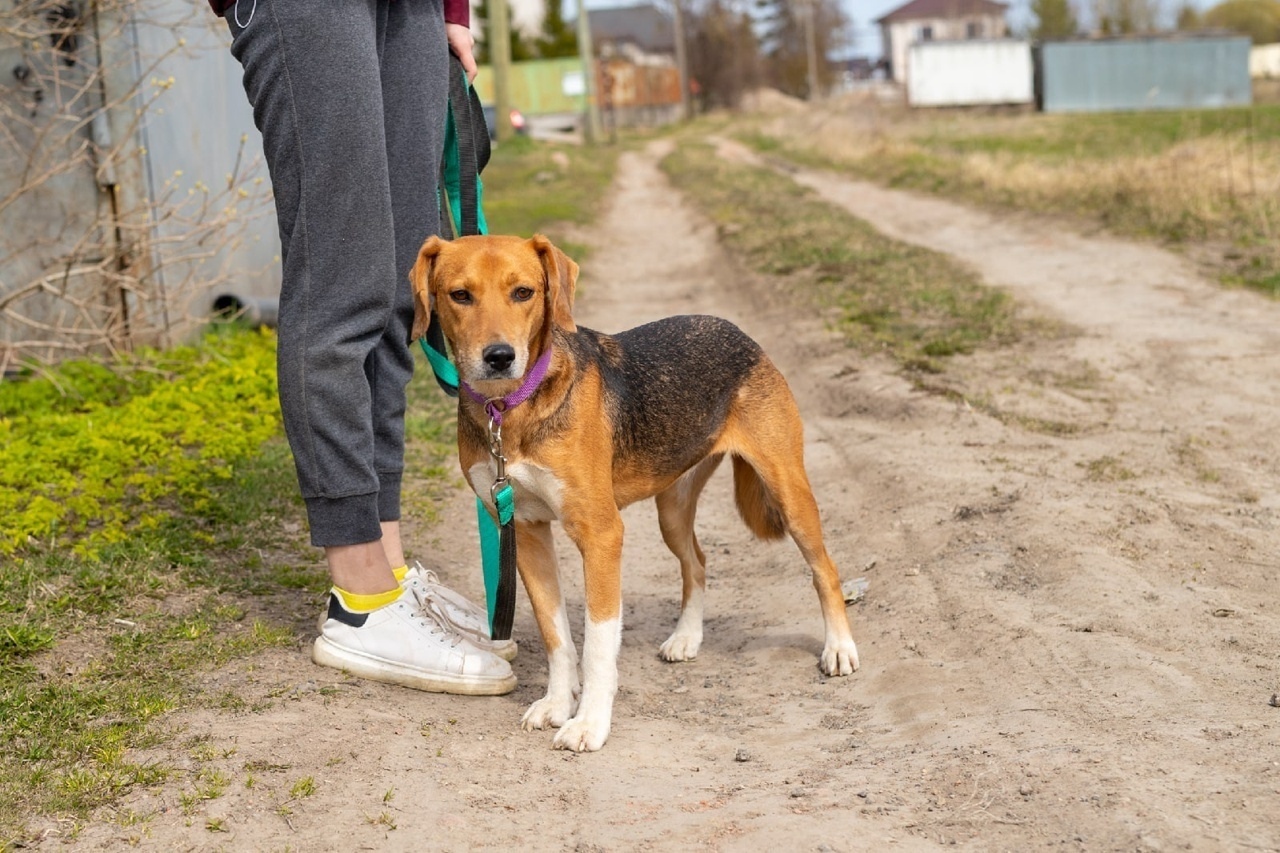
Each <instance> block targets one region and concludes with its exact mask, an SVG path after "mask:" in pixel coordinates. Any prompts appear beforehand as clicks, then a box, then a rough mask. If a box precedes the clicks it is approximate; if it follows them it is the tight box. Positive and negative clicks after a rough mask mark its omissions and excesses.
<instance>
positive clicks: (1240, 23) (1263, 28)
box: [1204, 0, 1280, 44]
mask: <svg viewBox="0 0 1280 853" xmlns="http://www.w3.org/2000/svg"><path fill="white" fill-rule="evenodd" d="M1204 24H1205V26H1207V27H1221V28H1222V29H1224V30H1231V31H1232V32H1236V33H1240V34H1241V35H1246V36H1248V37H1249V38H1251V39H1253V43H1254V44H1272V43H1274V42H1277V41H1280V0H1225V2H1223V3H1219V4H1218V5H1217V6H1214V7H1213V8H1211V9H1209V10H1208V11H1206V12H1205V13H1204Z"/></svg>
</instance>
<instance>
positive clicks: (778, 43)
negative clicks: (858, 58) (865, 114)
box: [755, 0, 850, 97]
mask: <svg viewBox="0 0 1280 853" xmlns="http://www.w3.org/2000/svg"><path fill="white" fill-rule="evenodd" d="M807 14H812V15H813V16H814V26H813V29H814V35H815V37H816V42H817V45H816V48H817V54H818V85H819V87H820V88H826V87H828V86H830V85H831V82H832V80H834V79H835V74H836V72H835V70H834V69H833V68H832V66H831V63H830V62H828V60H827V57H828V56H830V55H831V54H833V53H835V52H837V51H838V50H841V49H843V48H844V47H846V46H847V45H848V42H849V29H850V27H849V19H848V17H847V16H846V15H845V13H844V11H843V10H842V9H841V7H840V3H839V0H804V2H795V0H757V6H756V14H755V20H756V26H757V32H758V33H759V37H760V43H761V53H762V55H763V65H764V79H765V82H767V83H769V84H770V85H772V86H774V87H776V88H777V89H779V90H780V91H782V92H786V93H787V94H789V95H795V96H797V97H805V96H807V95H809V94H810V92H809V91H808V90H809V83H808V77H809V73H808V72H809V54H808V48H807V42H806V36H805V20H804V16H805V15H807Z"/></svg>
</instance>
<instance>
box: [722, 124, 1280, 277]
mask: <svg viewBox="0 0 1280 853" xmlns="http://www.w3.org/2000/svg"><path fill="white" fill-rule="evenodd" d="M746 127H747V129H746V130H744V133H745V134H746V136H747V137H748V138H749V139H750V140H751V141H752V142H753V143H754V144H756V145H757V146H758V147H763V148H770V149H772V150H774V151H775V152H777V153H780V154H783V155H784V156H788V157H794V158H796V159H801V160H804V161H807V162H810V163H814V164H818V165H823V166H827V167H831V168H836V169H839V170H842V171H847V172H851V173H854V174H857V175H860V176H863V177H866V178H869V179H872V180H877V181H880V182H884V183H888V184H890V185H894V186H901V187H904V188H910V189H917V190H924V191H929V192H939V193H943V194H946V195H950V196H954V197H958V198H962V199H965V200H968V201H973V202H978V203H981V204H984V205H989V206H994V207H1000V208H1005V209H1020V210H1029V211H1035V212H1040V213H1048V214H1054V215H1068V216H1073V217H1084V218H1086V219H1088V220H1091V221H1094V222H1097V223H1099V224H1101V225H1103V226H1105V227H1106V228H1108V229H1110V230H1113V231H1115V232H1116V233H1120V234H1126V235H1136V236H1145V237H1154V238H1157V239H1160V240H1164V241H1168V242H1170V243H1172V244H1177V245H1181V246H1184V247H1186V248H1188V249H1192V250H1194V254H1195V256H1196V257H1197V258H1199V259H1207V261H1208V263H1209V264H1210V265H1211V266H1212V267H1213V270H1214V272H1216V273H1217V274H1219V275H1220V276H1221V277H1222V278H1223V280H1224V281H1227V282H1231V283H1243V284H1247V285H1249V286H1253V287H1256V288H1258V289H1261V290H1263V291H1266V292H1269V293H1272V294H1280V246H1278V245H1277V244H1276V241H1275V236H1276V227H1277V222H1280V192H1278V191H1280V109H1278V108H1277V107H1275V106H1256V107H1253V108H1249V109H1237V110H1216V111H1196V112H1185V113H1144V114H1139V113H1128V114H1109V115H1089V116H1064V115H1042V114H1036V113H1030V112H1027V111H1016V112H1014V111H1007V112H1001V111H982V112H968V111H937V110H933V111H909V110H907V109H905V108H903V107H899V106H886V105H878V104H869V103H866V102H860V103H854V102H843V103H841V102H837V103H832V104H827V105H823V106H822V107H819V108H815V109H810V110H806V111H805V112H803V113H801V114H796V113H794V112H792V111H789V112H788V113H787V114H786V115H785V116H782V117H780V116H775V117H773V118H768V117H764V118H760V117H757V118H755V119H753V120H751V121H748V122H747V123H746Z"/></svg>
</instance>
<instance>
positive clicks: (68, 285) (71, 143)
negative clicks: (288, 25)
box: [0, 0, 279, 368]
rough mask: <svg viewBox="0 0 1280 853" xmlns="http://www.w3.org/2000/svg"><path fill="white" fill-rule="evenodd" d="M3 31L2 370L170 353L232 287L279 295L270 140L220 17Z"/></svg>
mask: <svg viewBox="0 0 1280 853" xmlns="http://www.w3.org/2000/svg"><path fill="white" fill-rule="evenodd" d="M55 9H56V14H55V13H54V12H51V11H50V10H55ZM0 18H2V19H3V20H0V34H3V35H0V69H2V70H3V71H4V73H5V74H11V76H10V77H9V78H8V80H7V84H8V85H5V86H0V118H2V119H3V123H4V127H5V131H6V132H5V134H3V135H2V136H0V368H8V367H11V366H12V365H13V364H14V363H15V362H16V361H18V360H21V359H24V358H36V359H40V360H56V359H59V358H63V357H66V356H69V355H78V354H83V353H89V352H98V353H101V352H111V351H117V350H128V349H131V348H133V347H136V346H139V345H144V344H146V345H150V344H160V345H166V344H170V343H173V342H176V341H178V340H181V339H183V338H185V337H186V336H188V335H189V334H190V333H191V332H192V331H193V330H194V329H196V328H198V327H199V325H200V324H201V323H202V322H203V321H204V320H205V319H206V318H207V315H208V313H209V310H210V307H211V304H212V301H213V298H214V296H215V295H217V293H218V292H219V291H221V290H223V289H226V290H231V291H235V292H237V293H240V294H243V295H248V296H253V295H269V294H273V293H275V292H276V291H278V287H279V284H278V279H277V278H276V276H277V272H276V267H277V266H278V265H277V264H275V263H274V260H275V258H276V255H277V253H278V251H279V239H278V237H277V236H276V227H275V220H274V216H273V215H272V214H273V208H272V205H271V193H270V184H269V181H268V180H267V176H266V170H265V167H264V166H263V165H262V162H261V153H260V148H259V140H258V134H257V131H256V130H255V129H254V127H253V121H252V115H251V113H250V110H249V106H248V103H247V100H246V98H245V95H244V90H243V88H242V86H241V83H240V68H239V65H238V64H237V63H236V62H235V60H234V59H232V57H231V56H230V55H229V53H228V51H227V45H228V43H229V41H230V39H229V35H228V33H227V28H226V24H225V23H224V22H223V21H221V20H219V19H217V18H215V17H214V16H213V15H212V14H211V13H210V12H209V9H208V6H207V5H205V4H203V3H196V2H192V0H141V2H133V0H97V2H91V3H86V4H83V5H73V4H67V5H57V6H53V5H50V4H36V3H17V4H6V7H5V8H3V9H0Z"/></svg>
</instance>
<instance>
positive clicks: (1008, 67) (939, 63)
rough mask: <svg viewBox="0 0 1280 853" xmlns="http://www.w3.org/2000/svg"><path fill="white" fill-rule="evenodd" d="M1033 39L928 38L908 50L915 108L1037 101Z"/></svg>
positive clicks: (909, 100)
mask: <svg viewBox="0 0 1280 853" xmlns="http://www.w3.org/2000/svg"><path fill="white" fill-rule="evenodd" d="M1032 77H1033V72H1032V64H1031V43H1030V42H1028V41H1022V40H1019V39H990V40H976V39H975V40H969V41H924V42H916V43H915V44H913V45H911V48H910V50H909V51H908V52H907V103H909V104H910V105H911V106H913V107H966V106H978V105H982V104H1029V103H1031V102H1032V101H1033V100H1034V99H1035V92H1034V90H1033V80H1032Z"/></svg>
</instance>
